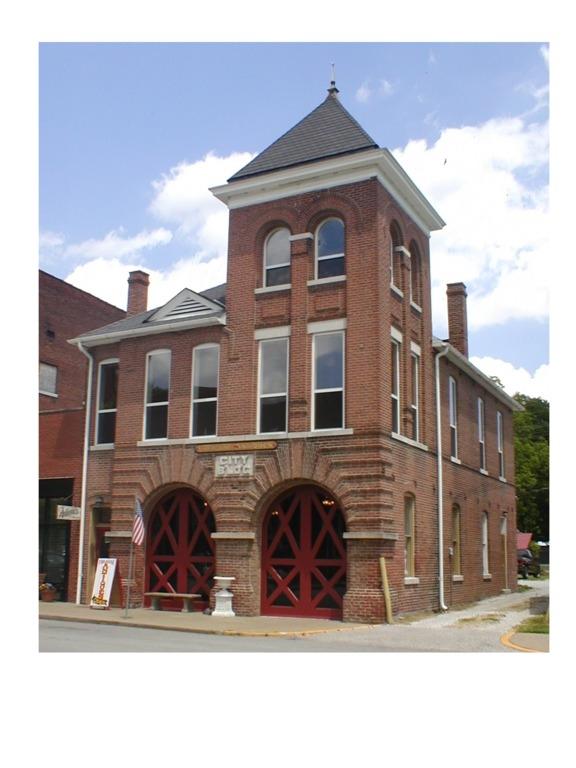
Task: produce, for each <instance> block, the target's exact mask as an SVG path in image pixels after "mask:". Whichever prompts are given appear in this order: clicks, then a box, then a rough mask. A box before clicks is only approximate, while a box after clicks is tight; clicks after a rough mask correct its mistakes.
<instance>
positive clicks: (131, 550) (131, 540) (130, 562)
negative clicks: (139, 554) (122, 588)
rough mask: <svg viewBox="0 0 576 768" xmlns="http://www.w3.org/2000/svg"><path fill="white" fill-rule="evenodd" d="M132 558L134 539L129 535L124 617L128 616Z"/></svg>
mask: <svg viewBox="0 0 576 768" xmlns="http://www.w3.org/2000/svg"><path fill="white" fill-rule="evenodd" d="M133 559H134V539H133V538H132V537H130V558H129V560H128V584H127V589H126V605H125V606H124V618H125V619H127V618H128V606H129V605H130V585H131V584H132V561H133Z"/></svg>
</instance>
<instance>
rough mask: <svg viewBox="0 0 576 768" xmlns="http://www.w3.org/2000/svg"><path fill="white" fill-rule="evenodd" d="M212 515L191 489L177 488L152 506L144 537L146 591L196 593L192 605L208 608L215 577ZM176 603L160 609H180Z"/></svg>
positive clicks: (202, 500) (205, 503)
mask: <svg viewBox="0 0 576 768" xmlns="http://www.w3.org/2000/svg"><path fill="white" fill-rule="evenodd" d="M214 530H215V525H214V515H213V514H212V510H211V509H210V507H209V505H208V503H207V502H206V501H204V499H203V498H202V497H201V496H200V495H199V494H197V493H196V492H195V491H193V490H192V489H191V488H179V489H177V490H175V491H172V492H171V493H169V494H167V495H166V496H164V497H163V498H162V499H161V500H160V501H159V502H158V503H157V504H156V506H155V507H154V509H153V511H152V514H151V515H150V519H149V521H148V529H147V536H146V579H145V584H146V588H145V592H180V593H199V594H201V595H202V600H201V601H198V602H197V603H196V604H195V605H196V607H197V608H198V610H203V609H204V608H206V607H207V605H208V598H209V593H210V586H211V584H210V582H211V579H212V577H213V576H214V542H213V540H212V539H211V537H210V534H211V533H212V532H213V531H214ZM174 602H176V601H175V600H171V601H166V605H165V606H162V607H163V608H173V609H174V610H179V609H180V608H181V606H179V605H174Z"/></svg>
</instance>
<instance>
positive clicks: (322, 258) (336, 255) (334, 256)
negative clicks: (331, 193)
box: [314, 216, 346, 281]
mask: <svg viewBox="0 0 576 768" xmlns="http://www.w3.org/2000/svg"><path fill="white" fill-rule="evenodd" d="M329 221H339V222H340V223H341V224H342V228H343V229H344V252H343V253H331V254H330V255H328V256H318V233H319V232H320V230H321V229H322V227H323V226H324V225H325V224H327V223H328V222H329ZM342 258H343V259H344V270H346V225H345V223H344V221H343V219H341V218H340V217H339V216H329V217H328V218H327V219H324V220H323V221H321V222H320V224H318V226H317V227H316V231H315V232H314V278H315V280H322V281H325V280H329V279H330V278H326V277H324V278H322V277H318V262H319V261H328V260H329V259H342ZM344 276H345V274H344V275H333V277H344Z"/></svg>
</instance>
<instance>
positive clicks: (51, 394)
mask: <svg viewBox="0 0 576 768" xmlns="http://www.w3.org/2000/svg"><path fill="white" fill-rule="evenodd" d="M38 394H39V395H44V397H58V395H57V394H56V393H55V392H44V391H43V390H42V389H41V390H39V392H38Z"/></svg>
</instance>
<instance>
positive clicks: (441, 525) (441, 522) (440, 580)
mask: <svg viewBox="0 0 576 768" xmlns="http://www.w3.org/2000/svg"><path fill="white" fill-rule="evenodd" d="M448 349H449V347H448V346H447V345H446V346H445V347H444V349H443V350H442V351H441V352H438V354H437V355H436V360H435V363H434V365H435V377H436V440H437V462H438V483H437V484H438V601H439V603H440V610H442V611H447V610H448V606H447V605H446V604H445V602H444V501H443V499H444V486H443V475H442V413H441V408H440V358H441V357H444V356H445V355H447V354H448Z"/></svg>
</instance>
